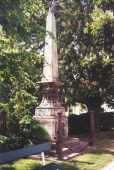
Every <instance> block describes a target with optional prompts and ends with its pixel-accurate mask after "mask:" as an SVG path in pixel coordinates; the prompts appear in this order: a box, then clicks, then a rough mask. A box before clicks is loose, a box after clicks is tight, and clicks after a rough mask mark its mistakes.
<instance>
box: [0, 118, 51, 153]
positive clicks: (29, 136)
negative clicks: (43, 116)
mask: <svg viewBox="0 0 114 170" xmlns="http://www.w3.org/2000/svg"><path fill="white" fill-rule="evenodd" d="M15 128H16V126H15ZM17 130H18V134H13V135H11V134H10V135H9V136H8V137H6V136H2V135H1V136H0V152H5V151H9V150H14V149H18V148H22V147H24V146H26V145H30V144H38V143H41V142H44V141H49V140H50V138H49V135H48V133H47V131H46V130H45V129H44V128H43V127H41V126H40V125H39V124H38V122H36V121H35V120H33V119H32V117H31V116H30V115H26V116H24V117H23V118H22V119H21V121H20V122H19V127H18V129H17Z"/></svg>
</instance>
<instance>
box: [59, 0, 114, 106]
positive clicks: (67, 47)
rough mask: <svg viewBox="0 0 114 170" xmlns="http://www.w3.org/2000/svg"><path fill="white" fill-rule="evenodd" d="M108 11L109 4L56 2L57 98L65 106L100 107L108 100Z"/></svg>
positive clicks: (110, 36)
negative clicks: (58, 84)
mask: <svg viewBox="0 0 114 170" xmlns="http://www.w3.org/2000/svg"><path fill="white" fill-rule="evenodd" d="M112 11H113V8H112V1H105V0H104V1H103V0H98V1H93V0H92V1H88V2H85V3H81V1H75V0H73V1H64V0H62V1H61V3H60V9H59V15H58V20H57V24H58V42H59V43H58V44H59V55H60V60H59V63H60V79H61V82H62V86H61V94H62V95H61V96H62V97H61V98H62V100H63V103H66V105H74V104H75V102H77V101H80V102H82V103H85V104H87V105H88V103H89V105H88V106H91V107H92V105H95V106H98V107H100V105H101V104H102V102H104V101H109V100H111V98H112V96H111V95H110V89H111V79H112V73H111V57H112V56H111V46H112V43H113V38H114V34H113V29H114V22H113V21H114V16H113V13H112ZM99 101H100V102H99ZM94 103H96V104H94ZM93 107H94V106H93ZM95 108H96V107H94V109H95Z"/></svg>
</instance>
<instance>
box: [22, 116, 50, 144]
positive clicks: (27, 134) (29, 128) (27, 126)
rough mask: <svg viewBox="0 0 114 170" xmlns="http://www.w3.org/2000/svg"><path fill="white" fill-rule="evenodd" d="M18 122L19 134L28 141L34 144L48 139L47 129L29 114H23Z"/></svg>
mask: <svg viewBox="0 0 114 170" xmlns="http://www.w3.org/2000/svg"><path fill="white" fill-rule="evenodd" d="M19 123H20V131H21V135H22V136H23V137H24V138H26V139H28V141H29V142H32V143H35V144H36V143H39V142H43V141H47V140H50V138H49V135H48V133H47V131H46V130H45V129H44V128H43V127H41V126H40V125H39V124H38V122H36V121H35V120H33V119H32V117H31V116H30V115H26V116H24V117H23V118H22V120H21V121H20V122H19Z"/></svg>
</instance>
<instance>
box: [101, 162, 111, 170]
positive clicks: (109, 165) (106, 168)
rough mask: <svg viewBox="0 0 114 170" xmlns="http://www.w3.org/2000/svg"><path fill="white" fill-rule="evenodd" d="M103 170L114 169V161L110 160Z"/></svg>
mask: <svg viewBox="0 0 114 170" xmlns="http://www.w3.org/2000/svg"><path fill="white" fill-rule="evenodd" d="M102 170H114V161H112V162H110V163H109V164H108V165H106V166H105V167H104V168H103V169H102Z"/></svg>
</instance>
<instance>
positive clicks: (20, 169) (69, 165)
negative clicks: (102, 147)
mask: <svg viewBox="0 0 114 170" xmlns="http://www.w3.org/2000/svg"><path fill="white" fill-rule="evenodd" d="M112 158H113V157H112V155H111V154H107V153H99V152H97V151H96V152H90V153H84V154H83V155H81V156H78V157H76V158H74V159H71V160H69V161H61V162H58V164H61V167H62V170H100V169H101V168H102V167H104V166H105V165H106V164H107V163H108V162H110V161H111V160H112ZM39 165H40V163H39V162H38V161H36V160H31V159H21V160H18V161H15V162H13V163H11V164H6V165H1V166H0V170H38V167H39Z"/></svg>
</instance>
